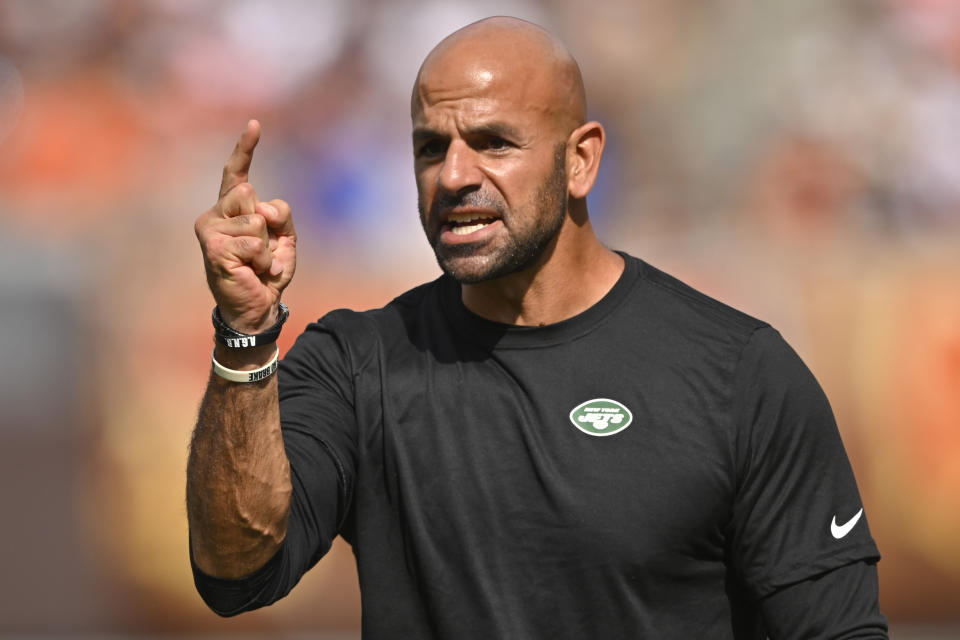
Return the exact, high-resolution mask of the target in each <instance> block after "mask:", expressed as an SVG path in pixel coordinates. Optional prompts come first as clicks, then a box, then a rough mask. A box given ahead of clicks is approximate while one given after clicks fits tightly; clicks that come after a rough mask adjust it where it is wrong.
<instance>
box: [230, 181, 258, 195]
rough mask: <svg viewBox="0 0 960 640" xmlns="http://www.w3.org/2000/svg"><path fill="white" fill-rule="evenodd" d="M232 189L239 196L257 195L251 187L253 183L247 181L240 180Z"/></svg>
mask: <svg viewBox="0 0 960 640" xmlns="http://www.w3.org/2000/svg"><path fill="white" fill-rule="evenodd" d="M234 191H236V192H237V195H238V196H239V197H240V198H254V197H256V195H257V192H256V191H254V189H253V185H252V184H250V183H249V182H241V183H240V184H238V185H237V186H236V187H234Z"/></svg>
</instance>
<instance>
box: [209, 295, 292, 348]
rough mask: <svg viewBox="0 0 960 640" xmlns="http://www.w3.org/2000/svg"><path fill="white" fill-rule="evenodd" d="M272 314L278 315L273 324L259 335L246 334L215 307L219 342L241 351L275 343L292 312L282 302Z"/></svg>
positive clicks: (215, 330)
mask: <svg viewBox="0 0 960 640" xmlns="http://www.w3.org/2000/svg"><path fill="white" fill-rule="evenodd" d="M271 313H276V319H275V320H274V322H273V324H271V325H269V326H268V327H267V328H266V329H263V330H262V331H259V332H257V333H246V332H244V331H240V330H238V329H237V328H236V327H235V326H232V325H231V324H230V323H229V322H228V321H227V320H226V319H225V318H224V316H223V315H222V314H221V312H220V307H219V306H217V307H214V308H213V316H212V319H213V328H214V335H215V337H216V339H217V342H218V343H219V344H222V345H224V346H226V347H228V348H231V349H241V350H243V349H252V348H255V347H260V346H263V345H268V344H273V343H275V342H276V341H277V338H278V337H279V336H280V330H281V329H282V328H283V325H284V323H285V322H286V321H287V318H288V317H289V316H290V310H289V309H288V308H287V305H285V304H283V303H282V302H280V303H279V304H278V305H277V307H276V309H274V310H273V311H272V312H271Z"/></svg>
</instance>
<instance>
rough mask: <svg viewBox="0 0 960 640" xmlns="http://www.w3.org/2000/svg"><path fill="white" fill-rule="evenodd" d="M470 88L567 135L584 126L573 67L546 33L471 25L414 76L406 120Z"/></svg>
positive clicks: (500, 22) (518, 26)
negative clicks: (535, 114) (530, 112)
mask: <svg viewBox="0 0 960 640" xmlns="http://www.w3.org/2000/svg"><path fill="white" fill-rule="evenodd" d="M468 87H469V88H471V89H472V90H474V91H476V92H481V93H482V92H496V93H498V94H504V95H509V96H510V97H512V99H513V100H515V101H516V102H517V103H520V104H524V105H526V106H527V107H528V108H530V109H534V110H538V111H540V112H541V113H542V115H543V116H544V117H546V118H548V119H549V120H550V121H551V122H552V123H553V124H555V125H556V126H557V127H558V128H559V130H560V132H561V133H563V134H568V133H569V132H570V131H572V130H573V129H575V128H576V127H578V126H580V125H581V124H583V123H584V122H585V121H586V115H587V114H586V112H587V101H586V94H585V92H584V88H583V79H582V77H581V75H580V68H579V67H578V66H577V62H576V61H575V60H574V59H573V56H572V55H570V52H569V51H568V50H567V48H566V47H565V46H564V45H563V43H562V42H560V41H559V40H558V39H557V38H556V37H554V36H553V34H551V33H550V32H548V31H547V30H545V29H543V28H542V27H539V26H537V25H535V24H533V23H531V22H527V21H525V20H520V19H518V18H509V17H494V18H486V19H484V20H480V21H479V22H474V23H473V24H470V25H467V26H466V27H463V28H462V29H459V30H458V31H455V32H454V33H452V34H451V35H449V36H447V37H446V38H445V39H444V40H442V41H441V42H440V44H438V45H437V46H436V47H434V49H433V50H432V51H431V52H430V53H429V54H428V55H427V57H426V59H425V60H424V62H423V65H422V66H421V67H420V71H419V73H418V74H417V80H416V83H415V84H414V87H413V96H412V100H411V114H412V115H413V117H414V119H416V116H417V113H418V112H419V111H421V110H422V109H423V108H424V107H425V106H427V105H429V104H431V103H434V102H436V101H437V100H438V99H439V100H442V99H444V98H446V97H448V96H454V95H460V94H462V91H463V90H465V89H467V88H468Z"/></svg>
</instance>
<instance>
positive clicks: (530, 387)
mask: <svg viewBox="0 0 960 640" xmlns="http://www.w3.org/2000/svg"><path fill="white" fill-rule="evenodd" d="M411 113H412V119H413V147H414V156H415V169H416V179H417V188H418V192H419V197H420V198H419V200H420V202H419V208H420V217H421V221H422V224H423V228H424V230H425V232H426V235H427V238H428V240H429V241H430V243H431V245H432V246H433V248H434V251H435V253H436V256H437V260H438V262H439V263H440V266H441V268H442V269H443V271H444V273H445V275H444V276H442V277H441V278H439V279H438V280H436V281H434V282H432V283H428V284H425V285H423V286H421V287H418V288H416V289H413V290H411V291H409V292H407V293H406V294H404V295H403V296H401V297H399V298H397V299H396V300H394V301H393V302H391V303H390V304H389V305H387V306H386V307H384V308H383V309H379V310H374V311H369V312H364V313H355V312H350V311H344V310H341V311H336V312H333V313H331V314H328V315H327V316H326V317H324V318H323V319H321V320H320V321H319V322H318V323H315V324H312V325H310V326H309V327H308V328H307V330H306V331H305V332H304V334H303V335H301V336H300V337H299V339H298V340H297V343H296V345H295V346H294V347H293V348H292V349H291V350H290V352H289V353H288V354H287V356H286V358H285V359H284V362H283V364H282V366H281V367H280V371H279V374H278V375H273V372H274V371H275V369H276V365H275V362H276V349H275V347H274V345H273V344H272V340H273V339H275V336H276V334H277V332H278V328H279V326H278V325H279V324H282V319H283V318H282V313H283V312H282V310H281V309H280V307H279V306H278V305H279V299H280V294H281V293H282V291H283V289H284V288H285V287H286V286H287V284H288V283H289V282H290V279H291V277H292V276H293V271H294V264H295V262H294V246H295V234H294V230H293V224H292V221H291V217H290V210H289V207H288V206H287V205H286V203H284V202H283V201H280V200H272V201H270V202H260V201H259V200H258V199H257V195H256V193H255V191H254V189H253V187H251V186H250V184H249V183H248V182H247V177H248V175H247V174H248V170H249V167H250V161H251V156H252V152H253V148H254V146H255V144H256V142H257V139H258V137H259V125H257V124H256V123H255V122H251V123H250V124H249V125H248V127H247V130H246V131H245V132H244V134H243V135H242V137H241V138H240V141H239V142H238V144H237V147H236V148H235V150H234V152H233V154H232V155H231V156H230V159H229V160H228V162H227V165H226V167H225V169H224V175H223V183H222V186H221V190H220V199H219V201H218V202H217V204H216V205H215V206H214V207H213V208H212V209H211V210H210V211H208V212H207V213H205V214H203V215H202V216H200V218H199V219H198V220H197V224H196V231H197V235H198V237H199V239H200V242H201V246H202V248H203V253H204V260H205V264H206V268H207V278H208V281H209V284H210V288H211V290H212V292H213V295H214V298H215V300H216V303H217V314H216V315H215V324H216V325H217V337H218V342H217V345H216V348H215V351H214V360H215V362H214V375H211V377H210V383H209V386H208V389H207V393H206V396H205V398H204V401H203V403H202V406H201V409H200V416H199V420H198V423H197V428H196V431H195V433H194V437H193V443H192V447H191V455H190V461H189V468H188V482H187V498H188V512H189V518H190V544H191V554H192V555H191V557H192V561H193V563H194V572H195V577H196V582H197V586H198V589H199V590H200V592H201V594H202V595H203V597H204V599H205V600H206V601H207V603H208V604H209V605H210V606H211V607H212V608H213V609H214V610H215V611H217V612H218V613H220V614H223V615H231V614H234V613H237V612H239V611H242V610H246V609H251V608H255V607H258V606H262V605H265V604H269V603H270V602H273V601H274V600H276V599H277V598H280V597H282V596H283V595H285V594H286V593H287V592H288V591H289V589H291V588H292V587H293V585H294V584H295V583H296V582H297V580H298V579H299V577H300V576H301V575H302V574H303V572H305V571H306V570H307V569H308V568H310V567H311V566H312V565H313V564H314V563H315V562H317V561H318V560H319V559H320V557H321V556H322V555H323V554H324V553H325V552H326V551H327V549H329V546H330V544H331V541H332V539H333V537H334V536H336V535H337V534H340V535H343V536H344V538H346V539H347V540H348V541H349V542H350V543H351V544H352V545H353V548H354V551H355V553H356V556H357V565H358V571H359V576H360V585H361V592H362V596H363V634H364V637H365V638H603V639H612V638H763V637H766V636H767V635H769V636H770V637H772V638H794V637H818V638H819V637H831V638H832V637H836V638H841V637H844V638H845V637H857V638H865V637H878V638H879V637H886V623H885V621H884V619H883V617H882V616H881V615H880V613H879V610H878V606H877V575H876V566H875V563H876V561H877V559H878V558H879V554H878V553H877V550H876V546H875V545H874V543H873V540H872V539H871V537H870V533H869V529H868V527H867V522H866V519H865V518H864V517H863V511H862V505H861V503H860V498H859V495H858V492H857V489H856V485H855V482H854V479H853V475H852V471H851V469H850V465H849V463H848V461H847V458H846V455H845V453H844V451H843V445H842V443H841V442H840V438H839V435H838V433H837V429H836V426H835V424H834V422H833V417H832V415H831V412H830V409H829V406H828V405H827V402H826V399H825V398H824V397H823V394H822V392H821V391H820V389H819V387H818V386H817V384H816V382H815V381H814V380H813V378H812V376H811V375H810V373H809V372H808V371H807V369H806V368H805V367H804V366H803V364H802V363H801V362H800V360H799V359H798V358H797V356H796V355H795V354H794V353H793V352H792V351H791V350H790V349H789V347H787V346H786V345H785V343H784V342H783V341H782V340H781V339H780V337H779V335H778V334H777V333H776V332H775V331H774V330H773V329H771V328H770V327H769V326H768V325H766V324H765V323H763V322H760V321H758V320H755V319H753V318H750V317H748V316H746V315H743V314H741V313H738V312H736V311H734V310H732V309H730V308H728V307H725V306H724V305H722V304H720V303H718V302H716V301H714V300H711V299H710V298H707V297H706V296H703V295H702V294H699V293H697V292H695V291H693V290H692V289H690V288H689V287H686V286H685V285H683V284H681V283H680V282H678V281H676V280H674V279H673V278H671V277H669V276H667V275H666V274H663V273H661V272H659V271H657V270H656V269H654V268H653V267H651V266H649V265H647V264H645V263H643V262H642V261H640V260H637V259H636V258H633V257H630V256H627V255H626V254H619V253H615V252H613V251H610V250H608V249H606V248H605V247H604V246H603V245H601V244H600V242H599V241H598V239H597V238H596V236H595V235H594V233H593V230H592V228H591V226H590V220H589V217H588V215H587V206H586V196H587V193H588V192H589V191H590V189H591V187H592V186H593V183H594V180H595V179H596V176H597V170H598V167H599V163H600V157H601V155H602V152H603V147H604V135H605V134H604V130H603V127H602V126H601V125H600V124H598V123H596V122H589V121H587V119H586V101H585V98H584V90H583V84H582V81H581V77H580V73H579V69H578V67H577V65H576V63H575V62H574V60H573V59H572V57H571V56H570V54H569V53H568V52H567V51H566V50H565V49H564V48H563V46H562V45H561V44H560V43H558V42H557V41H556V40H555V39H554V38H553V37H552V36H551V35H550V34H548V33H547V32H545V31H543V30H542V29H540V28H539V27H536V26H534V25H531V24H529V23H526V22H523V21H520V20H516V19H510V18H492V19H488V20H484V21H481V22H478V23H475V24H472V25H470V26H467V27H465V28H463V29H461V30H460V31H457V32H456V33H454V34H453V35H451V36H449V37H448V38H447V39H446V40H444V41H443V42H441V43H440V44H439V45H438V46H437V47H436V48H435V49H434V50H433V51H432V52H431V53H430V54H429V56H428V57H427V59H426V60H425V61H424V63H423V66H422V67H421V69H420V72H419V74H418V76H417V79H416V82H415V85H414V90H413V96H412V101H411ZM251 336H252V337H251ZM264 341H266V342H267V344H264ZM253 343H256V344H253ZM249 371H253V373H252V374H250V373H247V372H249ZM248 380H252V382H248Z"/></svg>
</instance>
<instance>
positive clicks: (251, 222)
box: [244, 214, 267, 235]
mask: <svg viewBox="0 0 960 640" xmlns="http://www.w3.org/2000/svg"><path fill="white" fill-rule="evenodd" d="M244 217H245V218H247V220H246V224H247V226H249V227H250V230H251V231H252V232H253V233H255V234H257V235H260V234H262V233H265V232H266V230H267V220H266V218H264V217H263V216H261V215H257V214H254V215H251V216H244Z"/></svg>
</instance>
